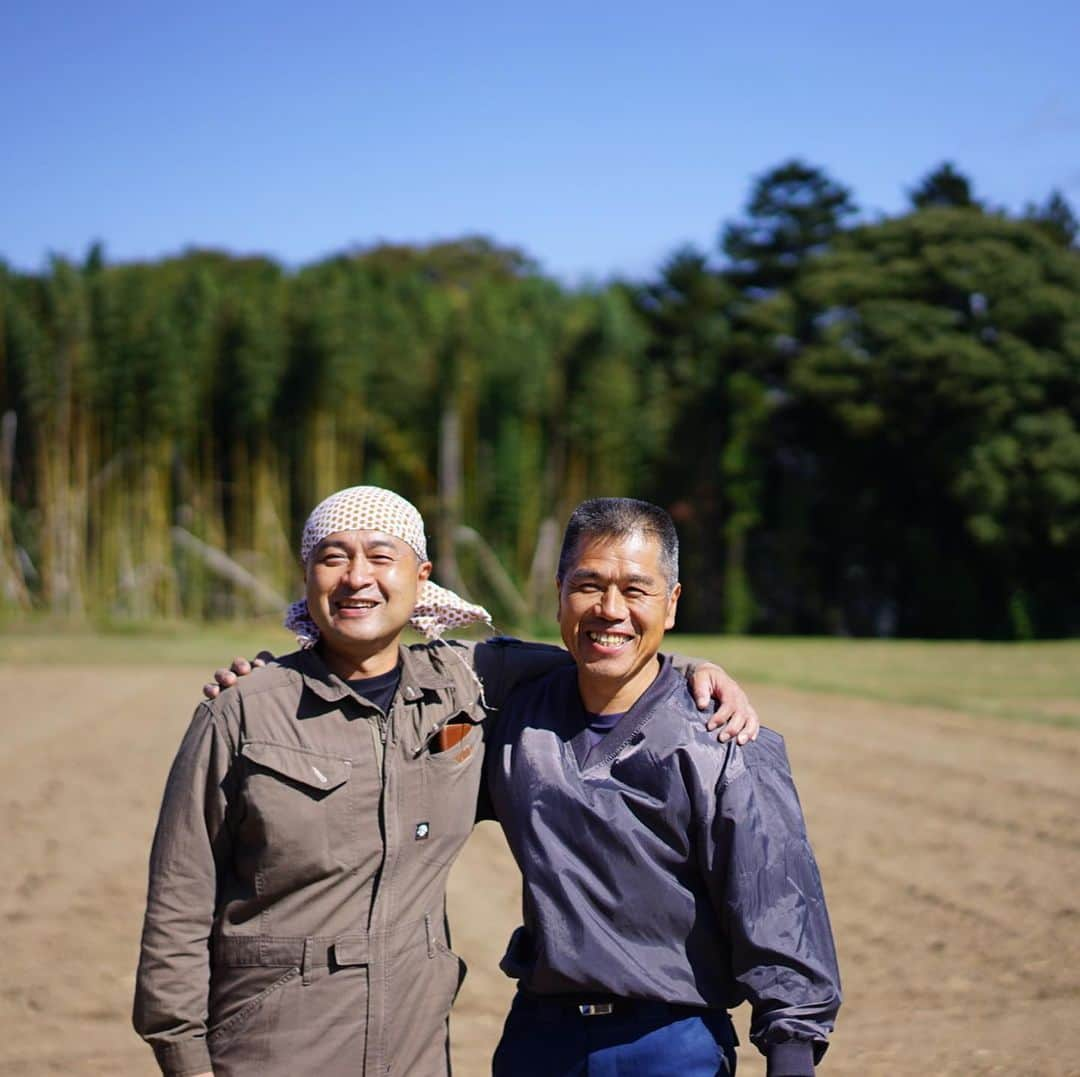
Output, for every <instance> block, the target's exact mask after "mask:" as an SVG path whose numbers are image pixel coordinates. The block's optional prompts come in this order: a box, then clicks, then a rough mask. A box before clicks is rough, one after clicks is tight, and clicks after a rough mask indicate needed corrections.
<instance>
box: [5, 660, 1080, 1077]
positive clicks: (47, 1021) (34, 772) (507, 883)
mask: <svg viewBox="0 0 1080 1077" xmlns="http://www.w3.org/2000/svg"><path fill="white" fill-rule="evenodd" d="M204 673H205V669H204V668H194V667H193V668H187V667H171V668H167V669H157V670H151V669H147V668H137V669H134V670H132V669H127V670H123V669H121V668H115V669H113V668H103V667H101V666H97V667H94V668H87V669H78V668H66V669H64V670H62V671H59V672H57V671H55V670H50V669H49V668H47V667H44V666H40V665H38V666H33V667H31V666H20V665H8V666H0V699H2V700H3V705H2V712H3V719H2V727H3V741H2V742H0V743H2V747H0V803H2V805H3V817H4V836H3V843H2V847H0V920H2V923H3V939H4V945H3V965H4V968H5V969H6V974H5V976H4V984H3V986H2V988H0V1073H4V1074H11V1075H24V1074H68V1075H78V1074H92V1075H94V1074H132V1075H138V1074H147V1075H150V1074H152V1073H155V1072H156V1068H155V1067H154V1065H153V1064H152V1060H151V1056H150V1053H149V1050H148V1049H147V1048H146V1047H144V1046H143V1045H142V1044H141V1043H140V1042H139V1041H138V1040H137V1039H136V1037H135V1035H134V1033H132V1032H131V1031H130V1027H129V1024H128V1015H129V1012H130V1005H131V991H132V982H133V968H134V964H135V960H136V955H137V949H138V937H139V929H140V922H141V916H142V902H143V897H144V887H145V863H146V854H147V849H148V845H149V841H150V835H151V832H152V830H153V825H154V819H155V815H156V812H157V806H158V800H159V797H160V795H161V789H162V784H163V781H164V777H165V772H166V770H167V768H168V765H169V762H170V760H171V757H172V753H173V751H174V750H175V747H176V744H177V743H178V742H179V738H180V736H181V733H182V732H183V729H184V727H185V726H186V723H187V719H188V717H189V714H190V712H191V710H192V708H193V706H194V704H195V702H196V695H197V690H198V685H199V683H200V682H201V681H202V680H203V679H204ZM749 687H750V689H751V692H752V696H753V698H754V700H755V703H756V704H757V707H758V709H759V711H760V712H761V714H762V716H763V718H764V720H765V721H766V722H767V724H769V725H771V726H772V727H774V728H776V729H778V730H780V731H781V732H782V733H783V734H784V735H785V736H786V738H787V740H788V747H789V751H790V755H791V759H792V764H793V767H794V771H795V777H796V781H797V783H798V786H799V790H800V793H801V796H802V800H803V805H804V808H805V811H806V815H807V819H808V822H809V827H810V836H811V840H812V842H813V844H814V847H815V850H816V852H817V854H818V859H819V861H820V864H821V869H822V874H823V876H824V880H825V887H826V893H827V895H828V899H829V907H830V911H831V913H832V917H833V925H834V929H835V932H836V936H837V942H838V946H839V951H840V960H841V970H842V973H843V978H844V988H845V995H846V999H847V1002H846V1004H845V1007H844V1009H843V1011H842V1012H841V1015H840V1023H839V1026H838V1029H837V1032H836V1035H835V1038H834V1040H833V1045H832V1047H831V1049H830V1052H829V1056H828V1058H827V1060H826V1062H825V1064H824V1065H823V1066H822V1072H823V1073H825V1074H832V1075H835V1077H842V1075H847V1077H856V1075H858V1077H873V1075H879V1074H880V1075H886V1074H887V1075H889V1077H896V1075H904V1074H912V1075H916V1074H918V1075H942V1077H944V1075H953V1074H955V1075H958V1077H959V1075H961V1074H962V1075H965V1077H972V1075H978V1074H987V1075H989V1074H1010V1075H1018V1074H1019V1075H1036V1074H1045V1075H1063V1074H1080V1054H1078V1052H1077V1049H1076V1030H1077V1029H1078V1028H1080V731H1076V730H1068V729H1059V728H1052V727H1047V726H1040V725H1023V724H1021V725H1014V724H1011V723H1009V722H1006V721H1002V720H997V719H992V718H986V717H981V718H973V717H969V716H967V715H964V714H961V713H958V712H955V711H936V710H932V709H926V708H920V707H912V706H902V705H898V704H886V703H878V702H867V701H862V700H857V699H851V698H843V697H836V696H829V695H824V694H818V693H813V694H811V693H803V692H796V691H793V690H790V689H784V688H775V687H769V686H760V687H755V686H754V685H752V684H751V685H750V686H749ZM626 898H627V900H628V901H633V900H634V895H633V894H627V895H626ZM517 915H518V885H517V880H516V877H515V872H514V868H513V865H512V863H511V862H510V860H509V857H508V855H507V854H506V851H505V847H504V845H503V841H502V836H501V834H500V833H499V831H498V829H497V828H496V827H495V826H494V825H493V824H484V825H483V826H482V827H480V828H479V829H478V830H477V831H476V833H475V834H474V836H473V838H472V840H471V842H470V844H469V846H468V848H467V850H466V852H465V855H464V856H463V858H462V859H461V861H460V862H459V863H458V865H457V867H456V869H455V872H454V875H453V878H452V910H451V922H452V925H453V927H454V931H455V948H456V949H457V950H458V952H459V953H461V954H462V955H463V956H464V957H465V959H466V960H467V961H468V963H469V965H470V974H469V977H468V979H467V981H466V983H465V986H464V988H463V989H462V993H461V996H460V997H459V1000H458V1004H457V1007H456V1009H455V1016H454V1019H453V1025H452V1030H453V1038H454V1053H455V1063H456V1065H455V1072H456V1074H457V1077H473V1075H476V1077H480V1075H482V1074H485V1073H487V1072H488V1068H487V1066H488V1059H489V1058H490V1054H491V1050H492V1048H493V1046H494V1044H495V1041H496V1039H497V1038H498V1033H499V1029H500V1027H501V1021H502V1015H503V1013H504V1012H505V1008H506V1006H507V1003H508V1000H509V996H510V984H509V982H508V981H506V980H505V979H504V978H503V977H502V976H501V974H500V973H499V972H498V970H497V968H496V963H497V960H498V957H499V955H500V953H501V950H502V946H503V944H504V942H505V940H506V937H507V935H508V934H509V932H510V930H511V929H512V928H513V927H514V925H515V924H516V922H517ZM736 1024H737V1027H738V1028H739V1031H740V1035H741V1036H742V1037H743V1040H744V1046H743V1048H741V1057H740V1067H739V1068H740V1073H741V1074H755V1073H757V1074H763V1073H764V1071H765V1070H764V1061H763V1059H761V1058H760V1056H758V1055H757V1053H756V1052H755V1051H754V1050H753V1048H750V1047H748V1046H745V1038H746V1037H745V1032H746V1024H747V1014H745V1013H739V1014H737V1020H736Z"/></svg>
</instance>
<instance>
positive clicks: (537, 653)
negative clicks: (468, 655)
mask: <svg viewBox="0 0 1080 1077" xmlns="http://www.w3.org/2000/svg"><path fill="white" fill-rule="evenodd" d="M472 660H473V669H474V670H475V671H476V675H477V676H478V677H479V678H480V681H481V683H482V684H483V685H484V699H485V702H486V703H487V705H488V707H490V708H491V709H493V710H497V709H498V708H499V707H501V706H502V704H503V703H504V702H505V701H506V699H507V698H508V697H509V695H510V693H511V692H513V690H514V689H515V688H516V687H517V686H518V685H519V684H525V683H526V682H528V681H532V680H536V678H537V677H543V676H544V675H545V674H547V673H550V672H551V671H552V670H554V669H560V668H562V667H564V666H568V665H571V664H572V663H573V659H572V658H571V657H570V655H569V653H568V652H567V651H566V650H565V649H564V648H562V647H557V646H555V645H554V644H551V643H530V642H528V641H526V640H520V639H511V638H509V637H507V636H499V637H496V638H495V639H489V640H485V641H484V642H483V643H478V644H476V645H475V647H474V648H473V652H472ZM707 662H708V659H706V658H688V657H687V656H685V655H680V654H675V655H672V656H671V664H672V665H673V666H674V667H675V668H676V669H677V670H678V671H679V672H680V673H681V674H682V675H683V676H684V677H685V678H686V679H687V680H689V679H690V678H691V677H692V676H693V675H694V673H695V672H696V671H697V669H698V667H700V666H703V665H705V664H706V663H707Z"/></svg>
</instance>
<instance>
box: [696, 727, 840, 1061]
mask: <svg viewBox="0 0 1080 1077" xmlns="http://www.w3.org/2000/svg"><path fill="white" fill-rule="evenodd" d="M716 792H717V796H716V802H715V805H714V808H713V811H714V813H715V814H714V816H713V821H712V827H711V830H712V840H711V842H710V844H711V846H712V848H711V850H710V855H711V857H712V860H713V862H712V864H711V866H710V887H711V889H712V893H713V901H714V904H715V907H716V910H717V913H718V915H719V917H720V919H721V922H722V923H723V925H724V929H725V931H726V933H727V936H728V940H729V944H730V947H731V961H732V975H733V977H734V979H735V981H736V982H737V983H738V984H739V986H740V988H741V990H742V992H743V995H744V997H745V998H746V999H747V1000H748V1001H749V1002H750V1004H751V1007H752V1010H753V1015H752V1019H751V1024H750V1039H751V1041H752V1042H753V1043H754V1045H755V1046H756V1047H757V1048H758V1050H760V1051H761V1052H762V1053H763V1054H764V1055H766V1056H767V1058H768V1060H769V1063H768V1074H769V1077H803V1075H811V1074H813V1072H814V1064H815V1063H816V1062H818V1061H820V1059H821V1056H822V1055H823V1054H824V1053H825V1049H826V1046H827V1037H828V1035H829V1033H830V1032H831V1031H832V1028H833V1024H834V1022H835V1018H836V1013H837V1010H838V1009H839V1006H840V974H839V970H838V968H837V963H836V950H835V947H834V945H833V937H832V929H831V927H830V925H829V916H828V912H827V911H826V908H825V895H824V893H823V892H822V887H821V877H820V875H819V873H818V868H817V863H816V861H815V860H814V854H813V852H812V851H811V849H810V844H809V842H808V840H807V837H806V825H805V823H804V821H803V814H802V808H801V807H800V805H799V798H798V794H797V793H796V791H795V784H794V782H793V781H792V777H791V769H790V766H789V764H788V759H787V752H786V751H785V749H784V742H783V738H782V737H780V736H779V734H777V733H774V732H773V731H772V730H768V729H763V730H762V731H761V734H760V736H759V738H758V740H757V741H756V742H753V743H750V744H747V745H745V746H744V747H741V748H740V747H733V748H731V749H730V754H729V757H728V760H727V763H726V765H725V766H724V770H723V774H722V776H721V778H720V781H719V785H718V788H717V791H716Z"/></svg>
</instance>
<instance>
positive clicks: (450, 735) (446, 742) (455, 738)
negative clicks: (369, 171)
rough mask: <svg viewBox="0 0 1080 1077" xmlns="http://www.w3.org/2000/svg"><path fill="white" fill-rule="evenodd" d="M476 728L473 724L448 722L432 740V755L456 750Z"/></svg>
mask: <svg viewBox="0 0 1080 1077" xmlns="http://www.w3.org/2000/svg"><path fill="white" fill-rule="evenodd" d="M475 728H476V727H475V726H474V725H473V724H472V723H471V722H447V724H446V725H444V726H443V727H442V729H440V730H439V732H438V733H436V734H435V736H434V737H432V738H431V754H432V755H438V754H439V753H440V752H448V751H449V750H450V749H451V748H456V747H457V746H458V745H459V744H460V743H461V742H462V741H463V740H464V739H465V738H466V737H467V736H468V735H469V734H470V733H471V732H472V731H473V730H474V729H475Z"/></svg>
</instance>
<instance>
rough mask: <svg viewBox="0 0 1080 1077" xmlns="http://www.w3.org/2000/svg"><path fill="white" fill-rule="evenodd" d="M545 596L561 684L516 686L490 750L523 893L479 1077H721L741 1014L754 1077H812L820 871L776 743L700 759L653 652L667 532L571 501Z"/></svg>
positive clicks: (642, 508)
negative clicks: (622, 1076)
mask: <svg viewBox="0 0 1080 1077" xmlns="http://www.w3.org/2000/svg"><path fill="white" fill-rule="evenodd" d="M556 584H557V588H558V601H559V606H558V616H559V628H560V631H561V633H562V638H563V642H564V643H565V644H566V647H567V650H568V651H569V652H570V653H571V655H573V657H574V661H575V663H576V667H577V668H576V669H567V668H563V669H558V670H556V671H554V672H552V673H550V674H548V675H547V676H545V677H543V678H541V679H539V680H537V681H534V682H532V683H531V684H527V685H523V686H522V687H520V688H519V689H518V690H517V691H516V692H515V693H514V694H513V695H512V696H511V697H510V699H509V700H508V701H507V703H506V706H505V707H504V712H503V715H502V719H501V722H500V724H499V727H498V729H497V730H496V732H495V737H494V742H493V744H492V746H491V747H490V748H489V774H488V777H489V789H490V793H491V798H492V802H493V804H494V809H495V814H496V816H497V818H498V819H499V821H500V823H501V824H502V826H503V829H504V831H505V832H506V836H507V840H508V841H509V844H510V848H511V850H512V852H513V854H514V857H515V859H516V860H517V863H518V866H519V867H520V868H521V871H522V874H523V876H524V889H523V912H524V925H523V926H522V927H521V928H519V929H518V930H517V931H516V932H515V934H514V936H513V938H512V939H511V941H510V946H509V948H508V950H507V953H506V956H505V958H504V959H503V969H504V971H506V973H507V974H508V975H510V976H513V977H515V978H516V979H517V980H518V988H519V990H518V994H517V996H516V998H515V1000H514V1004H513V1007H512V1009H511V1011H510V1014H509V1016H508V1018H507V1021H506V1026H505V1029H504V1032H503V1037H502V1040H501V1042H500V1044H499V1047H498V1050H497V1052H496V1054H495V1059H494V1063H493V1070H494V1074H495V1077H579V1075H582V1077H583V1075H586V1074H608V1073H610V1074H615V1073H633V1074H635V1075H636V1077H667V1075H669V1074H673V1073H679V1074H684V1075H688V1077H706V1075H708V1077H714V1075H716V1074H731V1073H733V1072H734V1068H735V1050H734V1048H735V1035H734V1031H733V1029H732V1026H731V1021H730V1019H729V1017H728V1014H727V1010H728V1009H729V1008H730V1007H733V1006H735V1005H737V1004H738V1003H740V1002H742V1001H749V1002H750V1004H751V1006H752V1008H753V1017H752V1023H751V1032H750V1038H751V1040H752V1041H753V1042H754V1043H755V1044H756V1045H757V1046H758V1048H759V1049H760V1050H761V1051H762V1052H763V1053H764V1054H765V1055H766V1056H767V1058H768V1073H769V1075H770V1077H806V1075H811V1074H813V1073H814V1065H815V1062H816V1061H817V1060H820V1058H821V1055H822V1054H823V1053H824V1051H825V1047H826V1041H827V1037H828V1034H829V1032H830V1031H831V1029H832V1026H833V1020H834V1018H835V1015H836V1011H837V1008H838V1007H839V1003H840V982H839V974H838V971H837V967H836V954H835V950H834V947H833V940H832V933H831V930H830V927H829V920H828V916H827V913H826V910H825V899H824V896H823V894H822V890H821V882H820V878H819V876H818V870H817V866H816V864H815V862H814V857H813V854H812V852H811V851H810V846H809V844H808V843H807V839H806V830H805V827H804V824H803V818H802V812H801V809H800V807H799V801H798V797H797V796H796V793H795V787H794V785H793V783H792V780H791V773H790V769H789V767H788V762H787V756H786V754H785V751H784V745H783V741H782V740H781V738H780V737H779V736H778V735H777V734H775V733H773V732H771V731H770V730H767V729H762V731H761V735H760V737H759V738H758V741H757V742H756V743H751V744H747V745H746V746H745V747H740V746H738V745H737V744H734V743H729V744H728V745H726V746H725V747H723V748H721V749H718V748H717V746H716V744H715V743H713V742H712V740H711V739H710V738H709V737H708V736H707V735H706V734H705V733H704V730H703V729H702V726H701V723H700V721H698V720H696V719H695V717H694V715H695V707H694V704H693V701H692V699H691V697H690V694H689V693H688V692H687V690H686V685H685V681H684V680H683V678H682V677H681V676H680V675H679V674H678V673H676V672H675V671H674V670H673V668H672V664H671V660H670V658H666V657H662V656H661V655H660V653H659V651H660V646H661V643H662V641H663V638H664V633H665V632H666V631H667V630H668V629H669V628H671V627H672V626H673V625H674V623H675V611H676V608H677V605H678V600H679V595H680V592H681V587H680V584H679V582H678V539H677V536H676V533H675V528H674V525H673V524H672V522H671V518H670V517H669V516H668V514H667V513H666V512H664V511H663V510H662V509H659V508H657V507H656V506H655V505H650V504H648V503H646V502H643V501H633V500H630V499H627V498H602V499H597V500H594V501H586V502H585V503H584V504H582V505H580V506H579V507H578V508H577V509H576V510H575V512H574V514H573V515H572V516H571V518H570V522H569V524H568V526H567V529H566V535H565V538H564V540H563V547H562V554H561V556H560V560H559V573H558V579H557V581H556Z"/></svg>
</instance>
